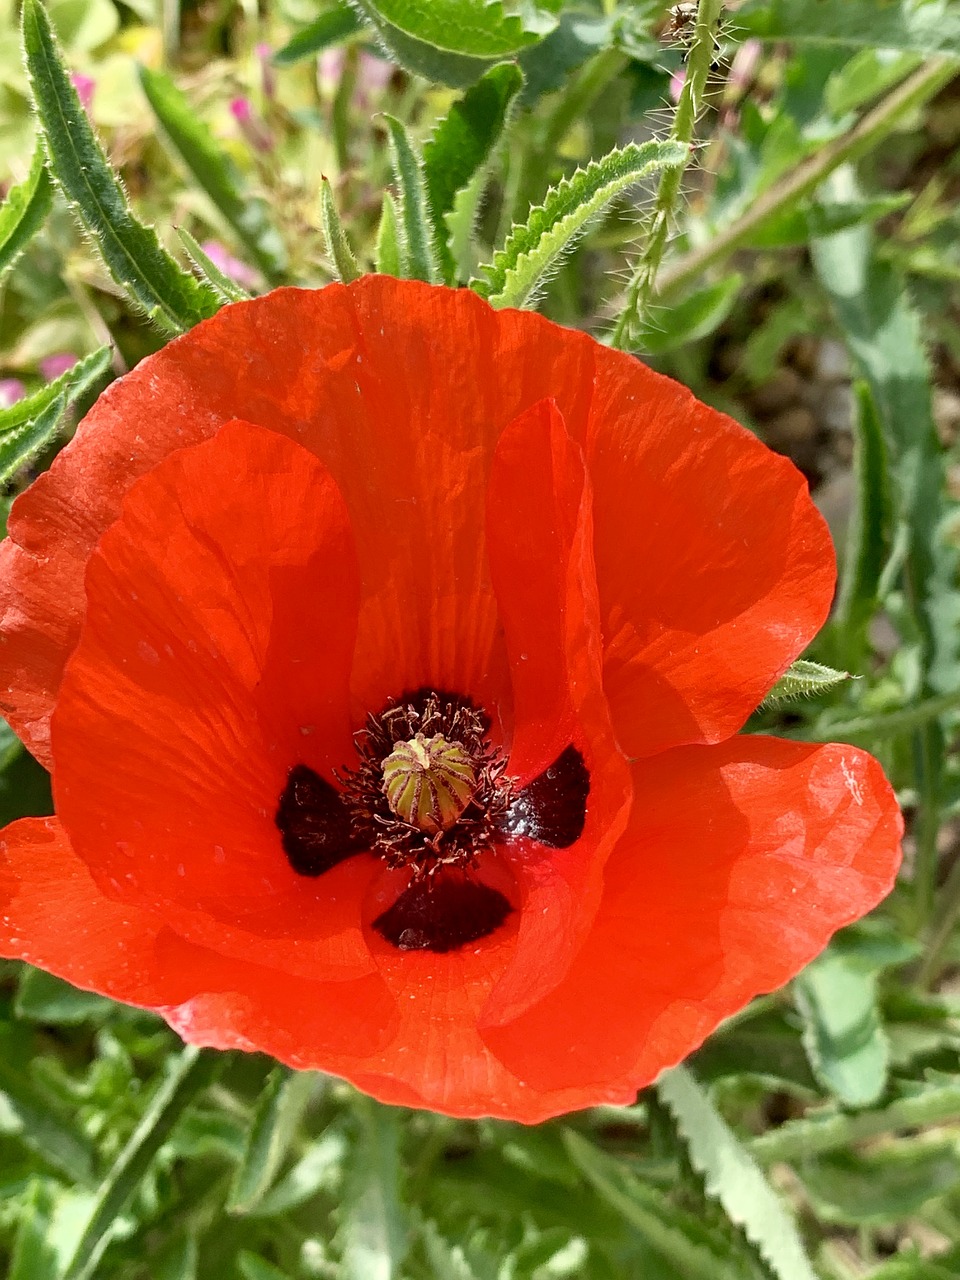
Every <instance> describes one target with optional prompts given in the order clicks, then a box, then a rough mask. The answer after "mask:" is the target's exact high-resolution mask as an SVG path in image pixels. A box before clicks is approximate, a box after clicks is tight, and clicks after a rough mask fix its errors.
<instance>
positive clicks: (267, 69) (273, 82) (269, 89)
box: [254, 44, 277, 98]
mask: <svg viewBox="0 0 960 1280" xmlns="http://www.w3.org/2000/svg"><path fill="white" fill-rule="evenodd" d="M254 53H256V55H257V59H258V60H259V63H260V83H261V84H262V86H263V96H264V97H265V98H275V97H276V94H277V77H276V75H275V74H274V70H273V62H272V58H273V49H272V48H271V47H270V45H268V44H258V45H257V47H256V49H255V50H254Z"/></svg>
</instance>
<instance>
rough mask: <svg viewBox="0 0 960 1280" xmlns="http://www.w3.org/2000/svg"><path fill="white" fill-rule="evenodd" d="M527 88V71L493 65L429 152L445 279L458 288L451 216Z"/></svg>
mask: <svg viewBox="0 0 960 1280" xmlns="http://www.w3.org/2000/svg"><path fill="white" fill-rule="evenodd" d="M522 87H523V72H522V71H521V70H520V68H519V67H518V66H517V65H516V63H513V62H505V63H500V64H499V65H498V66H495V67H491V69H490V70H489V71H488V72H486V74H485V75H483V76H481V78H480V79H479V80H478V81H477V83H476V84H475V85H474V86H473V87H472V88H470V89H468V90H467V92H466V93H465V94H464V95H463V97H462V98H460V99H458V100H457V101H456V102H455V103H454V104H453V106H452V107H451V108H450V110H449V112H448V113H447V115H446V116H445V117H444V119H443V120H441V122H440V123H439V124H438V125H437V128H436V129H435V130H434V133H433V136H432V137H431V138H430V141H429V142H428V143H427V145H426V146H425V147H424V149H423V168H424V178H425V181H426V186H427V200H428V204H429V209H430V216H431V218H432V220H433V228H434V235H435V238H436V244H437V249H438V252H439V256H440V265H441V268H442V271H443V277H444V279H445V280H446V282H447V283H448V284H452V283H453V282H454V279H455V277H456V270H457V265H456V262H455V260H454V255H453V254H452V252H451V250H450V244H449V241H450V229H449V226H448V224H447V215H448V214H450V213H452V212H453V208H454V204H455V202H456V198H457V194H458V192H460V191H462V190H463V189H464V188H465V187H466V186H467V185H468V184H469V183H470V182H471V180H472V179H473V177H474V175H475V174H477V173H479V172H480V171H481V170H482V169H483V168H484V166H485V165H486V164H487V162H488V161H489V159H490V156H491V154H492V152H493V149H494V147H495V146H496V145H497V143H498V141H499V140H500V138H501V137H502V135H503V131H504V128H505V127H506V124H507V121H508V120H509V118H510V109H511V106H512V104H513V103H514V101H515V100H516V96H517V94H518V93H519V92H520V90H521V88H522Z"/></svg>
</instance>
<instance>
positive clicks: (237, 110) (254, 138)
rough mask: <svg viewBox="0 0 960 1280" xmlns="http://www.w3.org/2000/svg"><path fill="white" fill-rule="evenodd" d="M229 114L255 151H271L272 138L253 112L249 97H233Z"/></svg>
mask: <svg viewBox="0 0 960 1280" xmlns="http://www.w3.org/2000/svg"><path fill="white" fill-rule="evenodd" d="M230 114H231V115H232V116H233V118H234V120H236V122H237V124H238V125H239V126H240V132H241V133H242V134H243V136H244V137H245V138H246V140H247V142H249V144H250V146H251V147H253V148H254V150H256V151H264V152H267V151H272V150H273V138H272V137H271V136H270V133H269V131H268V129H267V127H266V125H265V124H264V123H263V121H262V120H261V119H260V118H259V116H257V115H256V114H255V113H254V110H253V106H252V104H251V102H250V99H249V98H233V99H231V102H230Z"/></svg>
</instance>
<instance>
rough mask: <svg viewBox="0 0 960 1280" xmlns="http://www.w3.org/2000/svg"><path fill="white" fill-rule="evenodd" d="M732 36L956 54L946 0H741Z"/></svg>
mask: <svg viewBox="0 0 960 1280" xmlns="http://www.w3.org/2000/svg"><path fill="white" fill-rule="evenodd" d="M736 25H737V27H738V28H741V30H740V31H739V32H738V35H742V36H754V37H756V38H757V39H760V40H789V41H792V42H795V41H811V42H813V43H815V44H840V45H849V46H852V47H855V48H856V47H860V48H862V47H869V48H874V49H900V50H913V51H914V52H916V53H922V54H924V55H926V56H928V57H930V56H932V55H934V54H938V53H939V54H946V55H947V56H948V57H952V58H960V10H958V9H957V7H956V5H955V4H953V3H951V0H925V3H920V4H917V3H916V0H885V3H883V4H881V5H878V4H877V3H876V0H816V3H815V4H811V3H810V0H747V2H746V4H744V5H743V7H742V8H740V9H739V10H738V11H737V13H736Z"/></svg>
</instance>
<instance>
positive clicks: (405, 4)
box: [356, 0, 560, 58]
mask: <svg viewBox="0 0 960 1280" xmlns="http://www.w3.org/2000/svg"><path fill="white" fill-rule="evenodd" d="M356 3H357V7H358V8H359V9H360V10H361V11H363V12H365V13H366V14H367V16H368V17H369V18H370V19H371V21H373V22H374V23H375V24H376V25H377V29H378V30H379V31H380V33H381V35H383V37H384V39H385V40H387V43H388V44H389V43H390V40H389V35H390V34H391V33H393V32H399V33H400V34H401V35H403V36H407V37H408V38H410V39H412V40H416V41H419V42H421V43H423V44H426V45H428V46H430V47H431V48H433V49H437V50H441V51H444V52H447V53H454V54H461V55H467V56H468V57H471V58H503V57H505V56H509V55H510V54H513V53H518V52H519V51H520V50H521V49H523V48H525V47H526V46H527V45H530V44H536V42H537V41H538V40H542V39H543V37H544V36H545V35H546V34H547V33H548V32H549V31H552V30H553V28H554V27H555V26H556V19H555V18H554V17H553V16H552V13H556V12H557V11H558V9H559V7H560V5H559V3H557V2H556V0H553V3H550V4H544V3H540V4H539V5H535V4H528V5H526V6H525V8H524V11H523V12H524V16H523V17H520V16H517V15H516V14H510V13H508V12H507V10H506V9H505V7H504V6H503V4H501V2H500V0H356Z"/></svg>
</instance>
